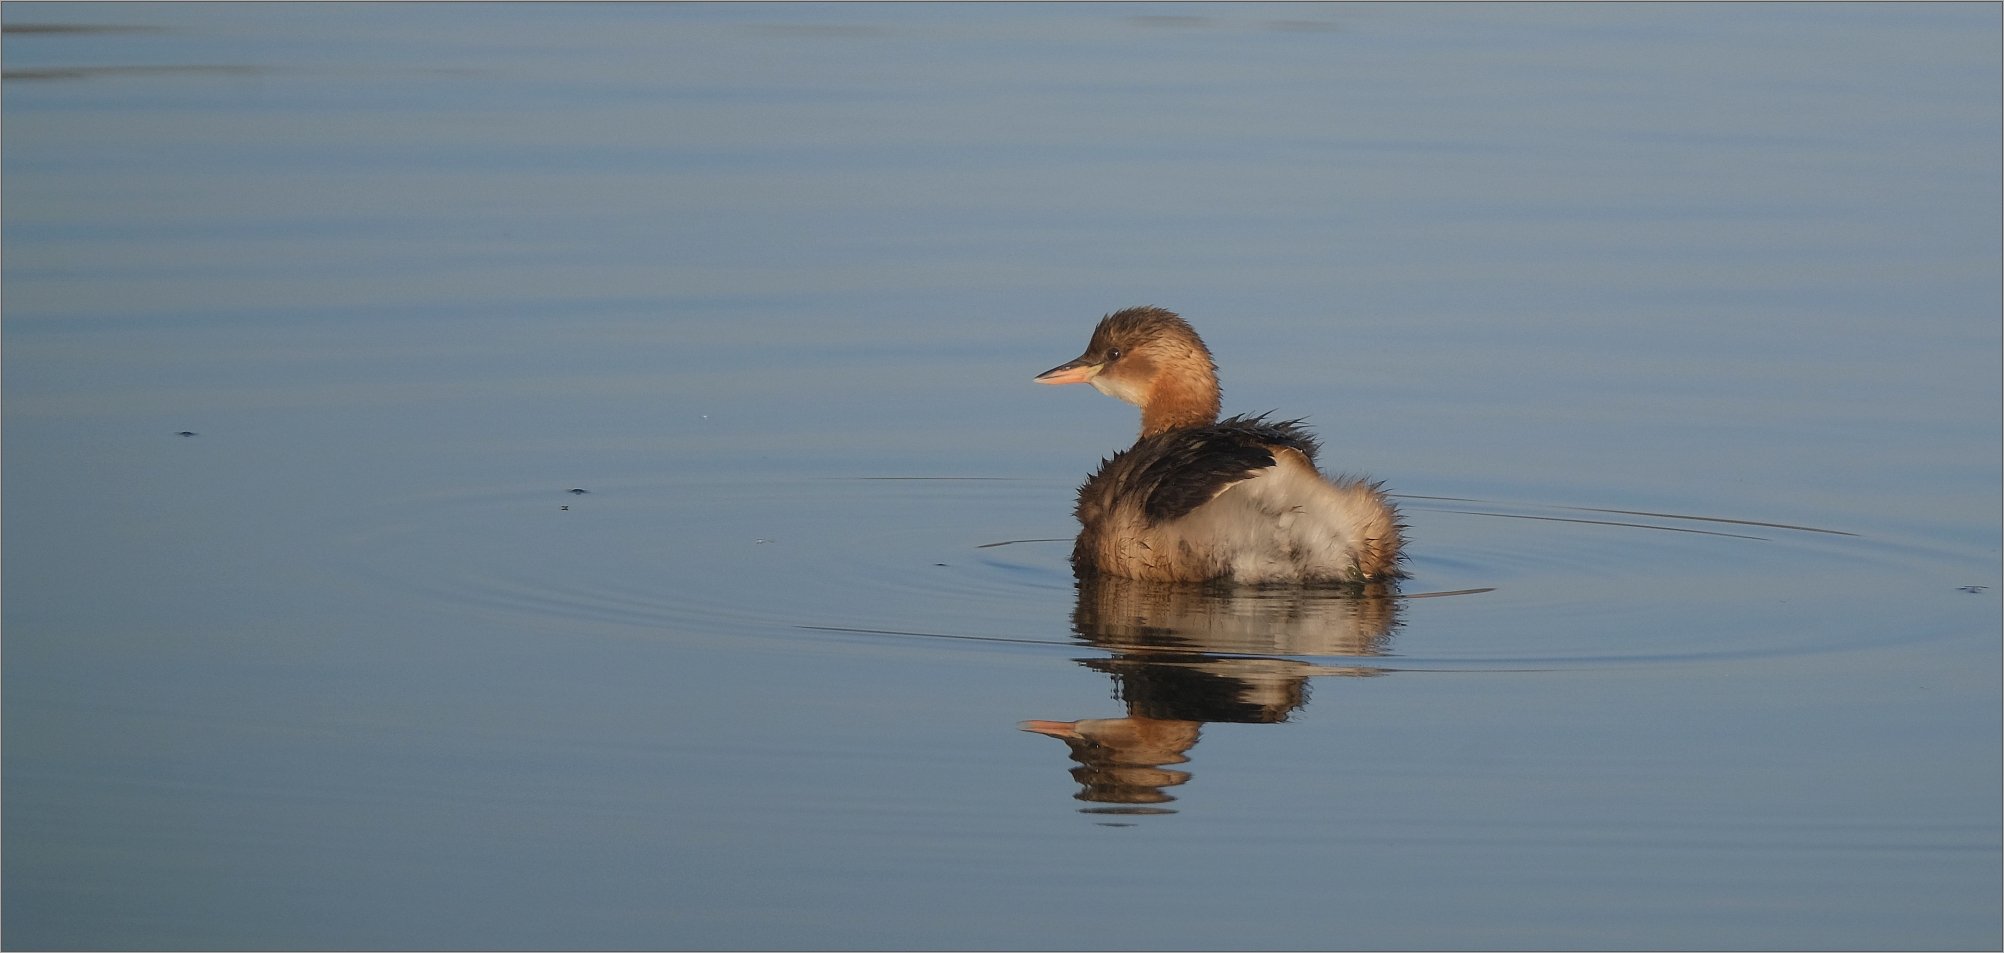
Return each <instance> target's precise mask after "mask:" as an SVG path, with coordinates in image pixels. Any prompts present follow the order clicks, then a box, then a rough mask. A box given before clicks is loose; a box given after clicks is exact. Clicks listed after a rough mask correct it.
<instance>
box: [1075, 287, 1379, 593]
mask: <svg viewBox="0 0 2004 953" xmlns="http://www.w3.org/2000/svg"><path fill="white" fill-rule="evenodd" d="M1035 380H1036V381H1037V382H1038V383H1042V384H1090V385H1092V386H1093V388H1094V389H1095V390H1098V391H1099V392H1100V393H1102V394H1109V395H1112V396H1114V397H1118V398H1120V399H1121V400H1124V401H1126V402H1128V403H1130V404H1134V405H1136V406H1138V407H1140V408H1141V435H1140V437H1139V438H1138V439H1136V441H1135V443H1134V446H1132V447H1129V448H1128V449H1126V450H1122V451H1120V452H1119V453H1116V454H1114V455H1113V456H1112V457H1110V458H1107V459H1105V460H1102V461H1101V462H1100V467H1099V470H1098V471H1097V472H1095V473H1094V474H1093V475H1092V477H1091V478H1089V479H1088V480H1086V482H1085V484H1084V485H1083V486H1081V487H1079V496H1078V507H1077V509H1076V511H1075V515H1076V516H1077V517H1078V521H1079V526H1080V530H1079V535H1078V540H1077V542H1076V543H1075V544H1074V545H1073V548H1072V568H1073V571H1074V573H1075V574H1076V575H1077V576H1079V577H1080V578H1081V579H1084V578H1088V577H1091V576H1095V575H1099V574H1104V575H1110V576H1119V577H1124V578H1128V579H1142V580H1151V581H1158V582H1232V583H1240V584H1248V585H1256V586H1273V585H1296V586H1369V585H1374V584H1382V583H1395V582H1396V580H1398V579H1399V578H1402V577H1403V576H1404V575H1405V573H1404V572H1403V571H1402V570H1401V564H1402V561H1403V559H1404V558H1405V556H1404V545H1405V542H1404V538H1403V533H1404V530H1405V525H1404V524H1403V523H1401V522H1400V520H1399V511H1398V507H1397V506H1396V505H1395V504H1394V503H1393V502H1392V501H1391V499H1390V498H1389V497H1388V496H1387V495H1386V494H1385V492H1384V488H1383V485H1382V484H1380V483H1373V482H1368V481H1366V480H1363V479H1358V478H1354V477H1337V478H1335V479H1331V478H1329V477H1326V476H1324V475H1323V473H1322V471H1320V470H1319V469H1317V468H1316V465H1315V456H1316V453H1317V451H1318V449H1319V447H1318V444H1317V442H1316V440H1315V438H1314V437H1313V436H1312V435H1311V434H1310V432H1309V431H1308V430H1307V429H1306V428H1304V427H1303V426H1302V425H1301V421H1300V420H1279V421H1269V420H1267V415H1264V414H1262V415H1258V416H1235V417H1230V418H1226V419H1224V420H1219V419H1218V412H1219V407H1220V403H1219V390H1218V373H1217V365H1216V364H1215V363H1214V362H1213V361H1212V358H1211V351H1210V349H1209V348H1207V347H1205V346H1204V341H1203V339H1202V338H1200V337H1198V336H1197V332H1196V329H1194V328H1192V327H1191V326H1190V324H1189V323H1188V322H1186V321H1184V320H1183V319H1182V318H1181V317H1180V316H1178V315H1177V314H1176V313H1175V312H1172V311H1168V310H1165V309H1163V308H1157V307H1139V308H1127V309H1124V310H1121V311H1116V312H1114V313H1112V314H1109V315H1107V316H1106V317H1104V318H1103V319H1101V321H1100V322H1099V326H1098V327H1096V328H1094V329H1093V333H1092V340H1091V342H1090V343H1089V344H1088V345H1087V346H1086V351H1085V353H1084V354H1082V355H1080V356H1079V357H1078V358H1077V359H1076V360H1073V361H1070V362H1067V363H1064V364H1060V365H1058V366H1057V367H1054V368H1051V369H1050V370H1048V371H1045V372H1043V373H1042V374H1039V375H1037V376H1036V378H1035Z"/></svg>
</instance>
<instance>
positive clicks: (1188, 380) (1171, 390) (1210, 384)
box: [1141, 374, 1218, 437]
mask: <svg viewBox="0 0 2004 953" xmlns="http://www.w3.org/2000/svg"><path fill="white" fill-rule="evenodd" d="M1217 422H1218V379H1217V377H1216V376H1215V375H1213V374H1189V375H1174V374H1164V375H1162V376H1161V377H1160V378H1158V379H1157V380H1156V381H1155V386H1153V387H1151V388H1149V391H1148V401H1147V403H1144V404H1142V405H1141V435H1142V436H1143V437H1153V436H1155V435H1156V434H1159V433H1165V432H1167V431H1171V430H1176V429H1178V428H1181V427H1203V426H1207V425H1210V424H1214V423H1217Z"/></svg>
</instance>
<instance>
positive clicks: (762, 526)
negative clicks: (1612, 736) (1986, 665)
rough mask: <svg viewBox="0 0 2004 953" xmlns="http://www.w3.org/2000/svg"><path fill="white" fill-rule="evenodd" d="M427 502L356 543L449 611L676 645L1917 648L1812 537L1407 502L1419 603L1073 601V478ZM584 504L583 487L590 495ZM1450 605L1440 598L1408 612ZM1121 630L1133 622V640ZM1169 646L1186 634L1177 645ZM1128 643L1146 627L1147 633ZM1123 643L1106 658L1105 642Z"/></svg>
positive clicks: (1889, 566)
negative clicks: (1141, 642)
mask: <svg viewBox="0 0 2004 953" xmlns="http://www.w3.org/2000/svg"><path fill="white" fill-rule="evenodd" d="M572 489H573V488H572V487H570V486H568V485H566V486H540V485H539V486H523V485H516V486H493V487H468V488H463V489H460V490H456V491H452V492H445V493H435V494H429V495H425V496H419V497H412V498H409V499H406V500H402V501H398V502H396V503H393V504H391V505H390V506H389V507H388V515H387V516H386V517H385V518H384V520H383V522H381V523H380V524H379V525H377V526H373V527H368V528H365V529H362V530H359V531H353V530H351V531H349V532H347V533H345V534H344V535H342V536H341V537H340V538H339V540H338V545H339V547H340V548H341V549H342V551H343V552H345V553H346V555H347V556H348V559H349V564H350V565H351V566H352V567H353V568H354V571H355V572H357V573H358V574H361V575H365V576H368V577H371V578H373V579H374V580H376V581H377V582H378V583H382V584H389V585H394V586H397V587H400V588H402V589H403V590H404V591H407V592H411V593H413V594H414V595H415V596H416V597H417V598H420V599H422V600H424V601H426V602H427V603H428V604H430V605H432V606H434V607H435V608H439V609H442V610H444V611H451V612H475V613H482V614H487V615H490V616H499V617H503V618H507V619H509V620H511V621H513V622H518V623H527V624H534V625H541V626H544V627H554V628H556V629H560V630H561V629H574V628H576V627H579V626H586V625H611V626H616V627H620V628H622V629H625V630H629V631H639V632H645V633H650V634H652V635H655V636H658V637H662V638H674V639H709V640H724V641H729V640H734V639H747V638H755V639H780V640H792V641H800V640H823V641H825V640H828V639H831V638H854V637H859V636H860V637H875V638H878V639H885V640H891V641H893V643H895V642H896V640H914V639H926V640H930V642H931V643H932V644H947V643H954V644H961V645H980V644H987V645H990V646H992V647H997V648H1000V647H1004V646H1013V647H1015V650H1018V651H1020V650H1023V649H1024V648H1025V647H1035V646H1050V647H1052V648H1053V650H1056V651H1060V652H1064V653H1069V654H1077V652H1078V650H1079V649H1080V647H1081V644H1082V643H1083V644H1085V645H1090V646H1092V647H1095V648H1100V649H1104V650H1107V651H1120V650H1121V649H1122V640H1123V639H1126V638H1128V636H1109V635H1108V634H1107V633H1108V632H1109V631H1111V630H1110V629H1109V625H1108V623H1107V620H1110V619H1112V620H1125V621H1124V622H1119V623H1118V624H1117V625H1114V626H1113V628H1114V629H1118V628H1119V627H1120V625H1126V626H1127V629H1128V630H1132V631H1146V632H1152V633H1156V634H1155V635H1149V636H1147V637H1148V638H1161V639H1166V642H1165V645H1166V646H1167V647H1168V648H1169V649H1173V650H1177V651H1195V652H1203V653H1209V654H1212V655H1243V656H1247V657H1269V658H1289V659H1296V660H1301V661H1307V662H1318V661H1327V660H1338V661H1345V660H1347V661H1351V662H1355V661H1358V660H1363V659H1368V660H1370V663H1371V665H1372V666H1374V667H1377V668H1383V669H1403V670H1413V669H1436V670H1438V669H1478V670H1495V669H1516V668H1541V669H1545V668H1565V667H1579V666H1591V665H1607V664H1649V663H1657V662H1672V661H1682V662H1688V661H1702V660H1717V659H1727V658H1742V657H1763V656H1777V655H1793V654H1806V653H1817V652H1829V651H1839V650H1844V649H1849V648H1856V647H1861V646H1867V645H1882V644H1887V643H1889V642H1898V641H1903V640H1913V639H1917V638H1922V637H1925V633H1926V632H1927V628H1926V626H1924V625H1922V626H1902V625H1899V624H1897V622H1898V616H1897V613H1893V612H1891V611H1890V610H1888V609H1886V608H1885V607H1883V606H1879V607H1878V608H1876V609H1874V610H1868V611H1865V612H1863V613H1861V612H1860V611H1859V609H1860V605H1861V599H1863V598H1864V597H1863V596H1862V595H1861V594H1863V593H1866V592H1869V591H1871V590H1872V589H1873V588H1875V587H1882V586H1884V585H1886V584H1887V582H1886V580H1887V579H1888V578H1889V577H1893V578H1897V577H1912V576H1914V575H1915V567H1914V566H1912V565H1911V564H1910V560H1905V559H1902V558H1901V556H1900V554H1899V552H1898V547H1887V546H1880V545H1875V544H1874V542H1873V541H1872V540H1870V539H1868V538H1866V537H1862V536H1857V535H1851V534H1848V533H1845V532H1843V531H1833V530H1829V529H1824V528H1820V527H1807V526H1787V525H1780V524H1778V523H1761V522H1755V521H1752V520H1737V519H1732V520H1729V519H1725V518H1715V517H1704V516H1693V515H1681V516H1680V515H1675V514H1663V513H1642V512H1628V511H1609V510H1589V509H1586V508H1582V507H1568V506H1556V505H1540V504H1527V503H1513V502H1494V501H1474V500H1439V499H1418V498H1415V499H1408V500H1406V501H1404V504H1403V505H1404V509H1405V511H1406V514H1407V520H1408V522H1409V523H1410V524H1412V530H1411V535H1412V538H1413V541H1414V542H1413V544H1412V546H1411V547H1410V549H1411V553H1412V560H1411V564H1410V568H1411V570H1412V572H1413V578H1412V579H1410V580H1408V581H1407V583H1406V584H1405V586H1404V587H1403V593H1404V595H1405V596H1406V598H1399V599H1395V600H1390V601H1387V602H1385V604H1384V605H1383V606H1381V607H1379V608H1369V607H1364V608H1360V606H1362V605H1363V602H1362V601H1360V600H1358V599H1355V598H1351V597H1349V596H1346V595H1344V594H1341V593H1331V592H1318V591H1308V592H1304V591H1300V590H1252V589H1243V588H1241V589H1229V588H1219V587H1198V588H1196V589H1194V590H1193V589H1192V588H1191V587H1180V589H1181V590H1182V593H1181V594H1164V593H1162V592H1157V591H1150V592H1144V593H1137V592H1132V591H1127V590H1122V591H1120V592H1117V593H1114V592H1104V591H1081V590H1080V589H1079V588H1078V587H1077V586H1076V585H1075V584H1074V581H1073V579H1072V576H1071V573H1070V571H1069V567H1068V565H1067V564H1066V556H1067V555H1068V553H1069V550H1070V545H1069V538H1068V536H1067V535H1065V534H1067V533H1068V532H1069V530H1070V529H1071V527H1070V525H1069V524H1070V520H1069V502H1070V501H1069V495H1070V489H1069V487H1068V486H1064V485H1061V484H1058V483H1056V482H1054V481H1033V480H1001V479H998V480H869V479H834V478H809V477H797V478H796V477H771V478H763V479H745V480H732V481H723V480H708V481H705V480H680V481H678V480H673V479H663V478H647V479H634V480H627V481H620V482H614V483H602V484H598V485H594V486H591V487H590V488H589V492H588V493H574V492H571V490H572ZM579 489H582V487H580V488H579ZM1429 594H1452V595H1451V597H1450V596H1445V595H1444V596H1443V597H1437V598H1413V597H1415V596H1425V595H1429ZM1123 631H1126V630H1123ZM1161 633H1168V635H1161ZM1130 634H1131V633H1130ZM1109 639H1112V641H1108V640H1109Z"/></svg>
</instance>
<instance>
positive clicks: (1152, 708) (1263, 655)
mask: <svg viewBox="0 0 2004 953" xmlns="http://www.w3.org/2000/svg"><path fill="white" fill-rule="evenodd" d="M1398 606H1399V603H1398V601H1397V600H1395V599H1393V598H1390V597H1388V595H1387V594H1386V593H1385V592H1383V591H1382V590H1380V591H1376V592H1367V593H1366V594H1365V595H1362V596H1348V595H1338V594H1336V593H1332V592H1330V591H1329V590H1326V589H1320V590H1318V589H1299V588H1295V589H1243V588H1231V587H1220V586H1206V585H1195V584H1190V583H1162V582H1148V581H1145V580H1136V579H1122V578H1120V577H1117V576H1088V577H1085V578H1082V579H1080V580H1079V602H1078V608H1077V609H1076V610H1074V612H1073V613H1072V627H1073V629H1074V631H1076V632H1077V633H1078V634H1079V635H1080V636H1081V637H1083V638H1084V639H1085V640H1086V641H1087V642H1089V643H1091V644H1092V645H1094V646H1096V647H1098V648H1102V649H1106V650H1108V651H1109V652H1111V653H1112V657H1110V658H1093V659H1080V660H1079V662H1080V664H1082V665H1085V666H1086V667H1087V668H1090V669H1093V670H1095V671H1099V672H1105V673H1106V674H1108V675H1111V676H1113V681H1114V694H1115V697H1117V698H1119V699H1120V700H1121V701H1122V702H1124V703H1125V704H1126V706H1127V717H1125V718H1088V719H1085V720H1082V721H1072V722H1060V721H1026V722H1024V723H1023V725H1022V727H1023V729H1024V730H1026V731H1034V732H1036V733H1038V734H1042V735H1049V736H1051V737H1054V738H1058V739H1060V740H1062V741H1064V742H1065V744H1066V745H1067V746H1069V747H1070V748H1071V755H1072V760H1074V761H1077V762H1078V763H1079V767H1077V768H1074V769H1072V777H1074V778H1076V779H1077V780H1078V782H1079V783H1080V784H1081V785H1083V788H1082V789H1081V790H1080V791H1079V793H1078V794H1077V795H1076V796H1077V797H1078V799H1079V800H1082V801H1092V802H1096V803H1103V804H1126V805H1137V804H1159V803H1162V802H1165V801H1172V800H1175V798H1174V797H1172V796H1170V795H1169V794H1167V793H1165V792H1164V791H1163V790H1162V789H1163V788H1166V787H1174V786H1176V785H1179V784H1182V783H1184V782H1185V781H1188V780H1189V779H1190V775H1189V773H1188V772H1185V771H1179V770H1172V769H1168V768H1164V767H1163V765H1170V764H1182V763H1184V762H1186V761H1188V760H1189V758H1188V757H1187V756H1186V755H1185V752H1187V751H1189V750H1190V748H1191V747H1193V746H1195V745H1196V743H1197V739H1198V732H1199V729H1201V728H1202V727H1203V725H1204V723H1206V722H1227V723H1233V724H1273V723H1276V722H1282V721H1286V720H1287V719H1288V717H1289V716H1290V715H1291V714H1292V713H1293V712H1295V711H1296V710H1298V709H1300V708H1301V707H1302V706H1303V705H1305V704H1307V702H1308V679H1309V678H1310V677H1311V676H1316V675H1352V676H1367V675H1378V674H1381V672H1380V671H1379V670H1378V669H1374V668H1367V667H1359V666H1348V665H1317V664H1314V663H1311V662H1303V661H1299V660H1297V659H1294V658H1285V657H1276V656H1303V655H1310V656H1312V655H1350V656H1368V655H1377V654H1379V653H1380V652H1381V651H1382V650H1383V648H1384V646H1385V643H1386V642H1388V641H1390V639H1391V633H1392V631H1393V630H1394V629H1395V628H1397V626H1398V624H1399V622H1398ZM1134 810H1139V809H1134ZM1098 811H1099V812H1100V813H1107V812H1109V811H1111V812H1119V813H1127V812H1129V811H1128V810H1127V809H1098ZM1150 812H1154V809H1150Z"/></svg>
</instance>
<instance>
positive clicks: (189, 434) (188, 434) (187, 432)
mask: <svg viewBox="0 0 2004 953" xmlns="http://www.w3.org/2000/svg"><path fill="white" fill-rule="evenodd" d="M180 436H183V437H196V436H200V434H197V433H195V432H194V431H193V430H183V431H181V433H180Z"/></svg>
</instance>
